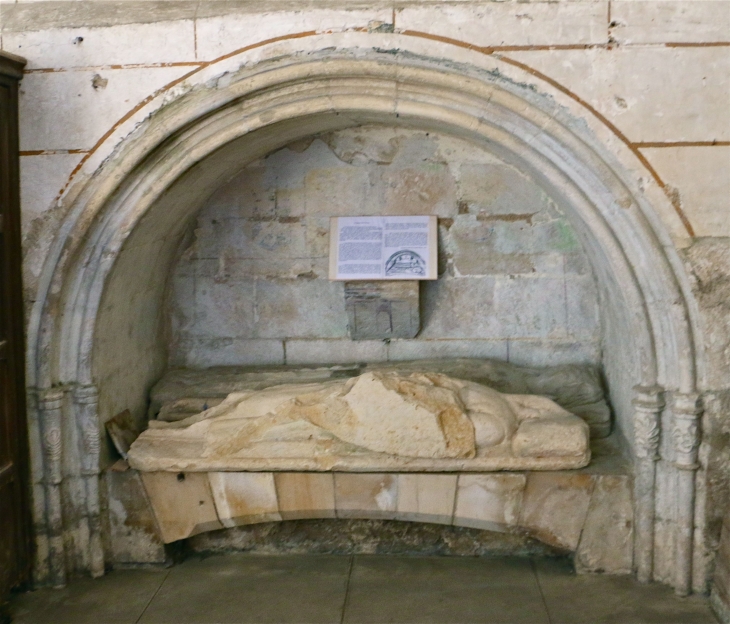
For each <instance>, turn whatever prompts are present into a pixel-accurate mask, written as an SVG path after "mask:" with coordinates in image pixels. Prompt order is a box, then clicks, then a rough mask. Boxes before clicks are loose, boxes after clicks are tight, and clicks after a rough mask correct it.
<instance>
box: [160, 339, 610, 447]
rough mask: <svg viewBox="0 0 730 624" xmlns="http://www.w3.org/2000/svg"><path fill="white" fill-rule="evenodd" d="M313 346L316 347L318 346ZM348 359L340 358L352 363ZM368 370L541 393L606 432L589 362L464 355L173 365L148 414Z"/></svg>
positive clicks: (605, 412) (172, 415)
mask: <svg viewBox="0 0 730 624" xmlns="http://www.w3.org/2000/svg"><path fill="white" fill-rule="evenodd" d="M321 342H322V343H324V344H322V345H321V347H322V348H326V347H327V346H328V342H327V341H321ZM351 344H354V347H357V346H359V345H367V347H368V348H370V347H371V346H373V347H374V346H377V345H372V343H351ZM315 346H317V348H318V345H315ZM381 346H382V345H381ZM354 347H353V351H355V348H354ZM354 355H357V353H354ZM438 355H441V356H443V355H444V353H443V352H439V353H438ZM353 359H355V358H354V357H353V358H350V359H349V360H346V361H348V362H352V360H353ZM368 370H370V371H395V372H397V371H401V372H404V373H406V372H407V373H414V372H428V373H439V374H445V375H450V376H452V377H456V378H457V379H463V380H467V381H474V382H477V383H481V384H485V385H487V386H490V387H492V388H495V389H497V390H499V391H500V392H504V393H507V394H537V395H543V396H547V397H549V398H551V399H552V400H554V401H555V402H556V403H557V404H558V405H560V406H561V407H563V408H565V409H567V410H568V411H569V412H571V413H575V414H577V415H580V416H581V417H582V418H583V419H584V420H585V421H586V422H587V423H588V425H589V426H590V428H591V435H592V437H603V436H605V435H607V434H608V433H609V431H610V426H611V413H610V409H609V408H608V405H607V404H606V401H605V399H604V390H603V387H602V382H601V379H600V376H599V374H598V371H597V369H595V368H594V367H592V366H585V365H584V366H577V365H563V366H556V367H554V368H547V369H539V368H519V367H516V366H512V365H510V364H508V363H506V362H503V361H499V360H488V359H469V358H463V359H459V358H452V359H432V360H412V361H408V360H403V361H398V362H393V363H390V364H388V363H380V364H352V363H350V364H345V365H335V366H322V367H296V366H282V367H268V368H267V367H261V366H257V367H251V368H242V367H217V368H211V369H209V370H186V369H177V370H172V371H169V372H168V373H167V374H166V375H165V376H164V377H163V378H162V379H161V380H160V382H159V383H158V384H157V385H156V386H155V387H154V388H153V389H152V393H151V399H152V402H151V405H150V409H149V415H150V418H153V419H154V418H159V419H161V420H181V419H182V418H185V417H187V416H192V415H193V414H195V413H197V412H199V411H201V410H202V409H204V408H206V406H207V407H212V406H213V405H217V404H219V403H220V402H221V401H222V400H223V399H225V398H226V397H227V396H228V395H229V394H230V393H232V392H242V391H251V390H262V389H263V388H266V387H269V386H275V385H279V384H291V383H320V382H325V381H328V380H334V379H347V378H351V377H355V376H357V375H359V374H361V373H363V372H365V371H368ZM206 409H207V408H206ZM168 414H169V415H168Z"/></svg>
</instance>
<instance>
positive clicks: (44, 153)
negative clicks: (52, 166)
mask: <svg viewBox="0 0 730 624" xmlns="http://www.w3.org/2000/svg"><path fill="white" fill-rule="evenodd" d="M88 153H89V150H87V149H46V150H22V151H20V152H18V154H19V155H20V156H56V155H59V154H60V155H65V154H88Z"/></svg>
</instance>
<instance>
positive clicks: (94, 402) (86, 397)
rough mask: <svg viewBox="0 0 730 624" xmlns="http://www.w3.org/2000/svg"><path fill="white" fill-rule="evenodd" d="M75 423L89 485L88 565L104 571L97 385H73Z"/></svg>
mask: <svg viewBox="0 0 730 624" xmlns="http://www.w3.org/2000/svg"><path fill="white" fill-rule="evenodd" d="M74 403H75V406H76V425H77V427H78V434H79V440H80V441H81V445H80V446H81V448H80V449H79V452H80V456H81V476H82V477H83V478H84V482H85V487H86V517H87V521H88V525H89V566H90V571H91V576H93V577H99V576H103V574H104V549H103V547H102V541H101V514H100V510H99V445H100V438H99V416H98V409H97V407H98V404H99V391H98V390H97V388H96V386H93V385H88V386H77V387H76V388H75V389H74Z"/></svg>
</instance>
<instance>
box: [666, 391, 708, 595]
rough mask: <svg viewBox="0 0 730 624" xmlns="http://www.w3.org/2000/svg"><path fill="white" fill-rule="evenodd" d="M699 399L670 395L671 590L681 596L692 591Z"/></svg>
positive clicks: (692, 396)
mask: <svg viewBox="0 0 730 624" xmlns="http://www.w3.org/2000/svg"><path fill="white" fill-rule="evenodd" d="M701 414H702V408H701V406H700V397H699V395H698V394H694V393H690V394H675V395H674V409H673V415H674V426H673V428H672V441H673V443H674V465H675V466H676V468H677V553H676V560H677V576H676V580H675V589H676V591H677V593H678V594H680V595H681V596H686V595H687V594H689V593H690V592H691V591H692V550H693V539H692V538H693V535H694V510H695V473H696V472H697V469H698V468H699V467H700V466H699V464H698V463H697V450H698V449H699V446H700V415H701Z"/></svg>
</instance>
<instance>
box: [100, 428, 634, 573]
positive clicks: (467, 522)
mask: <svg viewBox="0 0 730 624" xmlns="http://www.w3.org/2000/svg"><path fill="white" fill-rule="evenodd" d="M592 452H593V462H592V464H591V466H590V467H588V468H585V469H582V470H573V471H548V472H545V471H540V472H490V473H461V474H454V473H446V474H443V473H441V474H434V473H428V474H427V473H413V472H410V473H346V472H334V473H333V472H164V471H159V472H139V473H138V472H137V471H135V470H131V469H130V470H127V471H126V473H125V474H126V475H127V476H126V480H125V481H124V483H125V486H124V487H125V488H129V483H132V482H133V483H135V484H137V487H138V488H139V490H140V491H139V492H137V495H136V496H133V497H130V495H129V493H128V492H127V491H126V489H125V491H124V493H123V495H120V493H118V492H116V491H115V490H114V487H113V486H112V487H111V489H110V501H114V504H115V505H116V506H117V508H122V507H124V505H131V504H132V503H131V501H132V500H135V501H136V502H135V503H134V513H133V514H132V513H130V514H129V515H124V514H120V513H117V516H118V517H122V516H124V518H125V519H126V522H125V523H121V522H120V523H119V524H120V527H119V530H120V531H122V532H124V534H125V535H129V532H130V531H131V530H133V529H134V527H130V521H131V523H132V524H133V523H134V520H133V518H135V517H141V515H142V514H140V512H139V509H138V506H139V503H138V501H139V499H140V498H146V499H147V500H148V501H149V505H150V509H149V515H151V516H152V517H153V518H154V520H155V523H156V526H157V532H158V536H159V539H158V540H157V541H156V544H157V545H156V546H155V545H154V544H153V543H152V542H150V543H149V544H147V546H146V550H142V551H140V552H149V553H151V554H152V555H154V556H153V558H152V559H150V560H149V561H148V562H158V561H161V560H162V558H163V553H162V543H171V542H176V541H178V540H183V539H186V538H188V537H192V536H194V535H198V534H201V533H205V532H207V531H215V530H219V529H224V528H230V527H236V526H246V525H252V524H257V523H264V522H272V521H286V520H298V519H327V518H329V519H377V520H383V519H384V520H401V521H410V522H425V523H434V524H440V525H447V526H455V527H472V528H476V529H483V530H489V531H494V532H498V533H502V534H505V535H506V536H508V535H515V534H516V535H522V536H527V537H532V538H535V539H538V540H540V541H541V542H543V543H545V544H547V545H549V546H551V547H552V548H554V549H555V550H557V551H559V552H563V553H566V554H572V555H573V557H574V560H575V565H576V569H577V570H578V571H579V572H603V573H610V574H630V573H631V571H632V547H633V513H634V512H633V505H632V478H631V476H630V470H629V467H628V465H627V464H626V462H624V461H623V460H622V459H621V458H620V457H619V456H618V454H617V451H616V449H615V448H614V447H613V445H612V444H611V443H610V441H596V442H594V444H593V449H592ZM114 483H121V481H120V480H119V479H118V478H117V479H116V481H112V484H114ZM142 487H143V489H142ZM144 517H145V526H143V527H140V531H139V534H144V536H145V539H146V540H148V541H149V539H150V537H151V536H150V535H149V534H148V533H149V529H148V526H147V520H146V519H147V518H148V516H147V515H146V514H144ZM325 546H326V545H325ZM122 556H127V559H124V560H123V561H121V560H120V562H124V563H129V562H130V561H129V558H128V552H127V551H125V552H124V553H122Z"/></svg>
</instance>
